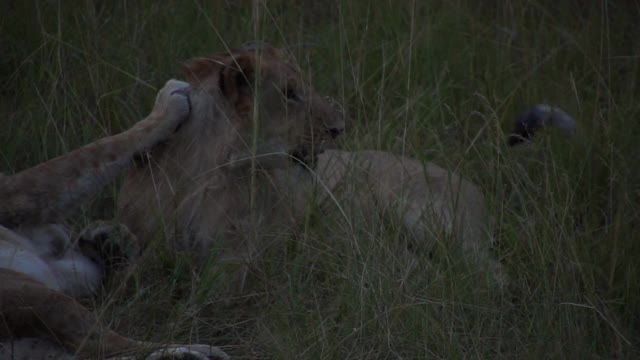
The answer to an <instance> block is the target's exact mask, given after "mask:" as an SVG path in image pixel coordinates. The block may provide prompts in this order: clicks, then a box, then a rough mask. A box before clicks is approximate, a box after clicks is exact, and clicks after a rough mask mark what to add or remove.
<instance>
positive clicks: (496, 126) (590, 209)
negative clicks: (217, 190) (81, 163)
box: [0, 0, 640, 359]
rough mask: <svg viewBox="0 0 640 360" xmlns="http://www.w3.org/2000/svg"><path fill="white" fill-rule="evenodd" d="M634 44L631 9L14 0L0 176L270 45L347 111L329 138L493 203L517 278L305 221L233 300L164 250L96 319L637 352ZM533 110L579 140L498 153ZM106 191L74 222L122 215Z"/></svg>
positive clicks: (505, 352)
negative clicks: (203, 63) (388, 156)
mask: <svg viewBox="0 0 640 360" xmlns="http://www.w3.org/2000/svg"><path fill="white" fill-rule="evenodd" d="M638 39H640V3H639V2H637V1H633V0H628V1H606V0H602V1H577V0H574V1H546V0H514V1H504V2H502V1H493V0H492V1H472V0H452V1H437V0H433V1H376V2H373V1H362V0H357V1H325V0H316V1H313V0H300V1H284V0H283V1H276V0H273V1H258V0H256V1H251V2H250V1H222V0H215V1H198V0H191V1H177V0H170V1H151V0H140V1H125V0H118V1H97V0H86V1H55V0H51V1H33V0H30V1H4V2H2V4H0V118H1V119H2V126H1V130H0V170H1V171H2V172H5V173H13V172H17V171H19V170H21V169H24V168H26V167H29V166H32V165H34V164H37V163H39V162H42V161H45V160H47V159H50V158H53V157H55V156H57V155H59V154H62V153H64V152H67V151H69V150H70V149H73V148H76V147H78V146H80V145H82V144H85V143H87V142H90V141H92V140H94V139H97V138H99V137H101V136H104V135H107V134H112V133H116V132H118V131H121V130H123V129H125V128H127V127H129V126H130V125H132V124H133V123H134V122H135V121H137V120H139V119H141V118H142V117H143V116H144V115H146V114H147V112H148V111H149V110H150V109H151V106H152V104H153V98H154V97H155V94H156V92H157V90H158V88H159V87H161V86H162V85H163V84H164V82H165V81H166V80H167V79H168V78H171V77H176V78H180V76H181V75H180V72H179V64H180V62H181V61H183V60H186V59H188V58H191V57H194V56H199V55H207V54H209V53H213V52H217V51H221V50H224V49H227V48H232V47H237V46H239V45H241V44H243V43H245V42H247V41H252V40H261V41H267V42H269V43H271V44H274V45H276V46H279V47H282V48H285V49H287V50H288V51H289V52H291V53H292V54H293V55H294V56H295V58H296V59H297V61H298V64H299V66H300V67H301V68H302V69H303V70H304V72H305V74H306V75H307V76H308V77H309V78H311V79H312V80H313V83H314V85H315V87H316V88H317V89H318V90H319V91H320V92H321V93H325V94H327V95H331V96H333V97H335V98H336V99H338V100H339V101H340V102H341V103H342V104H343V105H344V107H345V109H346V110H347V112H348V115H349V118H348V124H347V125H348V129H347V132H346V133H345V135H344V136H343V139H342V140H341V144H340V146H342V147H343V148H346V149H381V150H387V151H392V152H395V153H398V154H406V155H408V156H411V157H414V158H419V159H423V160H428V161H434V162H436V163H438V164H440V165H442V166H444V167H447V168H450V169H452V170H455V171H458V172H460V173H462V174H464V175H465V176H466V177H467V178H469V179H471V180H473V181H474V182H475V183H477V184H478V185H479V186H480V187H481V188H482V189H483V190H484V192H485V195H486V196H487V200H488V202H489V203H490V210H491V214H492V216H493V217H494V218H495V229H493V230H494V232H495V237H496V239H497V242H496V244H495V248H494V252H495V254H496V256H498V257H499V258H500V260H501V262H502V263H503V264H504V266H505V268H506V269H507V271H508V273H509V275H510V277H511V279H512V282H511V284H510V286H509V288H508V289H506V290H505V291H496V289H495V288H492V287H491V286H487V284H484V283H482V282H479V281H477V277H474V276H471V275H470V271H472V270H471V269H469V268H468V267H465V266H459V264H460V263H461V259H460V254H459V253H457V252H456V251H455V249H450V248H448V247H447V246H446V244H444V245H443V246H441V247H439V248H438V249H436V250H435V251H433V252H431V253H425V254H419V255H418V256H415V257H412V258H407V257H405V256H400V255H398V254H399V252H398V250H399V249H398V246H397V243H398V242H399V239H400V238H401V237H402V236H403V229H402V228H401V227H399V226H398V225H397V224H396V222H394V221H393V219H382V218H381V219H379V221H378V222H376V223H374V224H373V226H372V225H371V223H367V225H366V226H364V225H363V226H358V223H357V222H352V224H354V226H351V227H345V226H343V222H341V219H339V218H340V216H339V214H335V215H332V214H329V215H327V216H326V218H322V217H321V216H320V215H319V214H315V213H314V214H313V216H312V217H311V218H310V219H309V221H307V222H306V224H305V226H304V227H301V228H300V229H296V230H295V231H292V232H291V234H290V236H289V238H290V241H288V242H287V243H286V244H283V245H279V246H276V247H274V248H273V249H269V250H268V251H267V254H265V255H264V256H263V257H262V258H261V259H260V260H259V261H258V262H257V263H256V264H255V265H254V267H253V268H252V272H251V274H250V285H248V286H247V288H246V291H244V292H243V293H241V294H239V295H237V296H234V297H232V298H230V297H229V296H228V292H227V291H226V289H228V288H229V287H231V286H232V285H231V284H229V279H231V278H233V277H230V276H227V273H228V272H220V268H219V267H216V266H213V264H209V265H210V266H209V265H208V266H204V267H203V266H199V267H195V266H193V264H192V262H191V260H190V258H189V256H188V255H186V254H175V253H173V252H171V251H168V250H167V249H166V248H164V247H163V246H155V247H154V248H153V249H151V250H150V251H152V252H153V254H152V256H149V257H148V258H147V259H145V260H143V261H142V263H141V264H138V266H137V267H135V268H134V269H132V270H131V271H130V272H128V273H127V274H124V275H123V277H122V278H121V279H119V280H118V281H116V282H113V283H112V284H109V286H108V287H107V289H106V291H105V292H104V293H103V294H100V295H99V296H98V297H96V298H95V299H92V300H87V301H88V302H89V304H90V306H91V307H93V308H94V309H96V311H97V312H99V313H100V314H101V316H102V318H103V319H104V321H105V322H106V323H108V324H110V325H111V327H112V328H114V329H116V330H118V331H119V332H121V333H124V334H127V335H130V336H132V337H136V338H146V339H148V340H154V341H166V342H188V341H191V342H194V343H195V342H197V343H211V344H214V345H218V346H221V347H222V348H223V349H224V350H225V351H227V352H228V353H229V354H230V355H232V356H234V357H235V358H240V359H242V358H278V359H289V358H311V359H316V358H317V359H343V358H349V359H352V358H367V359H369V358H398V359H400V358H402V359H405V358H534V359H538V358H637V357H638V356H640V353H639V352H640V261H639V259H640V235H638V227H640V205H639V203H640V170H638V168H637V164H638V163H639V162H640V150H639V149H638V143H637V141H638V139H639V138H640V122H639V121H638V119H639V117H640V102H639V101H638V99H640V88H639V81H638V80H639V75H640V73H639V71H640V40H638ZM535 103H549V104H553V105H556V106H559V107H561V108H563V109H564V110H565V111H567V112H568V113H570V114H572V115H573V116H574V117H575V119H576V120H577V122H578V126H579V129H578V132H577V134H576V136H575V137H573V138H571V139H565V138H562V137H561V136H559V135H558V134H557V133H556V132H554V131H553V130H550V131H547V132H545V133H544V134H541V136H539V137H537V138H536V139H534V141H533V143H532V144H530V145H526V146H522V147H518V148H509V147H507V146H506V143H505V137H506V135H507V134H508V132H509V130H510V128H511V124H512V122H513V120H514V118H515V117H516V116H517V115H518V114H519V113H520V112H521V111H523V110H525V109H526V108H527V106H528V105H531V104H535ZM634 164H636V165H634ZM117 186H118V184H114V185H113V186H111V187H110V188H108V189H106V190H105V191H104V192H103V193H102V195H101V196H100V197H99V198H97V199H95V200H94V201H93V202H92V203H91V204H89V205H87V206H85V207H84V208H83V210H82V212H81V213H80V214H79V216H77V217H75V218H73V219H70V226H71V227H72V228H75V229H80V228H81V227H82V226H83V225H84V224H86V223H88V222H89V221H90V220H91V219H98V218H103V219H104V218H106V219H113V218H114V217H115V213H114V212H115V206H114V204H115V196H116V194H117ZM0 201H1V199H0Z"/></svg>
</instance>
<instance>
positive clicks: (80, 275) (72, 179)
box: [0, 80, 226, 359]
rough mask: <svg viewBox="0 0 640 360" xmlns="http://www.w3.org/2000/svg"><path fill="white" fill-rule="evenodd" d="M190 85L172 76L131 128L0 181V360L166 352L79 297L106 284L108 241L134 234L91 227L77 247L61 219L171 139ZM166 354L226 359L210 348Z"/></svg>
mask: <svg viewBox="0 0 640 360" xmlns="http://www.w3.org/2000/svg"><path fill="white" fill-rule="evenodd" d="M188 87H189V86H188V84H186V83H184V82H180V81H175V80H171V81H169V82H168V83H167V84H166V85H165V87H164V88H163V89H162V90H161V91H160V93H159V94H158V97H157V99H156V104H155V107H154V109H153V111H152V112H151V114H150V115H149V116H148V117H147V118H145V119H144V120H142V121H140V122H138V123H137V124H135V125H134V126H133V127H132V128H131V129H129V130H127V131H125V132H123V133H121V134H118V135H114V136H110V137H106V138H104V139H101V140H98V141H96V142H94V143H92V144H89V145H87V146H84V147H82V148H80V149H78V150H75V151H73V152H71V153H68V154H66V155H63V156H60V157H58V158H55V159H53V160H50V161H47V162H45V163H43V164H40V165H38V166H35V167H33V168H30V169H27V170H24V171H22V172H20V173H18V174H15V175H12V176H3V177H1V178H0V358H3V359H4V358H12V359H13V358H26V359H44V358H47V359H49V358H74V357H75V356H78V357H82V358H105V357H112V356H126V355H127V354H133V353H137V352H139V351H153V350H154V349H157V348H163V347H165V346H163V345H160V344H152V343H144V342H139V341H135V340H132V339H129V338H126V337H123V336H121V335H119V334H117V333H115V332H113V331H111V330H109V329H108V328H106V327H105V326H103V325H102V324H101V323H100V321H99V320H98V318H97V317H96V316H95V315H94V314H93V313H91V312H90V311H89V310H88V309H86V308H85V307H83V306H82V305H80V304H79V303H78V302H76V301H75V300H74V298H73V297H74V296H85V295H91V294H93V292H94V291H95V290H96V289H97V288H98V287H99V286H100V285H101V284H102V282H103V278H104V276H105V274H106V273H108V270H109V269H107V268H106V267H107V264H106V263H105V262H104V261H103V260H105V259H103V258H101V255H103V254H101V247H102V246H103V245H105V244H104V242H105V241H107V242H108V241H115V239H116V238H121V239H124V241H125V242H130V243H128V244H127V243H125V244H124V245H126V246H130V247H131V248H135V246H136V244H133V243H131V242H134V241H135V236H133V235H132V234H131V233H129V232H128V230H127V229H126V227H125V226H122V225H118V224H113V225H111V224H108V223H95V224H92V225H90V227H89V228H88V229H86V230H85V231H84V232H82V234H81V236H80V239H79V240H77V241H73V242H72V241H70V239H69V236H68V234H67V232H66V231H65V229H64V228H63V226H61V225H58V224H56V223H58V222H60V221H61V220H63V219H64V218H65V217H67V216H68V215H69V214H70V213H71V212H72V211H73V210H75V209H77V208H78V207H79V206H80V205H81V204H82V203H83V202H84V201H86V200H87V199H89V198H90V197H91V196H93V195H95V194H96V193H97V192H98V191H100V190H101V189H102V188H103V187H104V185H106V184H107V183H109V182H111V181H112V180H114V179H115V177H116V176H117V175H118V174H119V173H120V172H121V171H122V170H124V169H125V168H126V167H127V166H128V165H129V164H130V163H132V162H133V158H134V157H135V156H138V155H140V154H142V153H143V152H145V151H147V150H149V149H151V148H152V147H153V146H155V145H156V144H158V143H159V142H162V141H165V140H167V139H168V138H169V136H170V135H171V134H172V133H173V132H174V131H175V129H176V128H177V127H178V126H179V125H180V124H181V123H182V122H183V121H184V120H185V118H187V116H188V114H189V111H190V109H189V108H190V104H189V98H188V95H187V91H188ZM123 250H124V249H123ZM124 252H125V254H122V255H124V256H125V257H127V256H133V255H134V254H131V253H127V251H126V250H125V251H124ZM134 252H135V251H134ZM168 350H169V351H174V352H176V353H183V354H185V353H190V354H193V356H194V357H196V358H202V359H208V358H209V355H211V356H212V357H213V356H215V357H219V358H224V357H226V355H224V353H223V352H221V351H220V350H218V349H217V348H213V347H209V346H206V345H185V346H182V345H171V346H169V347H168ZM160 354H161V352H156V353H155V354H154V355H153V356H152V358H158V356H159V355H160Z"/></svg>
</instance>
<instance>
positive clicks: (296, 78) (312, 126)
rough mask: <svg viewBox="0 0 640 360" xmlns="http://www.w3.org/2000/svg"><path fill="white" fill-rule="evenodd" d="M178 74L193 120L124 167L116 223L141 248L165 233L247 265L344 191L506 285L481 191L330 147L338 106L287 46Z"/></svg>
mask: <svg viewBox="0 0 640 360" xmlns="http://www.w3.org/2000/svg"><path fill="white" fill-rule="evenodd" d="M183 70H184V74H185V77H186V79H187V81H188V82H189V83H190V84H191V86H192V87H193V90H192V92H191V97H190V98H191V102H192V112H191V114H190V119H189V121H188V122H187V123H185V124H184V126H183V127H182V128H181V129H180V131H178V132H176V133H175V134H174V135H173V136H172V140H171V143H170V144H167V145H165V146H162V147H158V148H155V149H154V150H153V151H152V152H151V153H150V155H149V158H148V159H147V161H144V162H140V163H139V164H138V166H136V167H132V168H131V169H130V170H129V172H128V174H127V176H126V177H125V181H124V184H123V186H122V188H121V189H120V193H119V195H118V213H119V216H120V219H121V221H123V222H124V223H125V224H126V225H127V226H128V227H129V229H131V231H133V232H134V233H135V234H136V235H137V236H138V237H139V238H140V240H141V244H142V246H143V247H145V246H148V245H149V244H152V243H154V241H161V240H162V239H164V240H166V241H168V242H169V244H172V245H173V246H175V249H176V250H180V251H182V250H187V251H190V252H191V253H193V254H197V255H201V256H202V257H205V258H206V257H208V256H209V254H211V253H215V254H216V255H217V256H218V261H223V262H224V261H231V262H239V263H241V264H246V263H251V261H252V259H253V258H254V257H255V256H257V254H259V253H260V252H261V251H262V248H264V246H265V244H266V243H267V242H269V241H271V239H272V237H273V234H279V233H282V232H283V229H286V227H289V226H296V225H299V224H300V222H301V220H302V219H304V217H305V214H306V212H307V210H308V209H309V205H310V204H311V203H312V202H314V201H315V202H317V204H318V205H319V207H320V208H321V209H324V211H331V208H332V207H333V209H335V205H337V206H338V207H339V206H340V204H339V201H337V200H336V199H337V198H338V197H337V196H335V195H336V194H337V193H340V192H342V193H344V194H346V195H347V197H348V198H350V199H351V200H352V201H353V202H354V203H355V206H354V207H355V208H358V209H360V210H362V211H365V212H380V211H382V212H385V213H392V214H394V216H397V217H398V218H399V219H401V221H402V223H403V224H404V225H405V226H406V228H407V229H409V230H410V232H411V234H412V236H415V237H416V239H417V241H418V242H419V243H420V244H421V246H423V247H424V248H427V249H428V248H432V247H433V246H434V245H435V244H436V243H438V241H441V239H446V240H447V241H448V240H449V239H451V241H454V242H455V244H456V246H458V245H459V247H460V249H461V250H462V252H463V253H464V254H465V257H466V258H468V259H469V260H470V262H472V263H474V264H477V265H478V266H479V267H480V269H482V270H483V271H486V274H487V276H488V278H491V279H492V280H491V281H492V282H495V283H498V284H505V283H506V282H507V275H506V273H505V271H504V269H503V266H502V264H501V263H500V262H499V261H498V259H497V257H496V256H495V255H494V254H493V253H492V250H491V244H490V241H491V236H490V234H489V227H488V224H489V219H488V215H487V209H486V203H485V200H484V197H483V195H482V192H481V191H480V189H479V188H478V187H477V186H476V185H475V184H473V183H471V182H470V181H468V180H466V179H464V178H463V177H461V176H460V175H458V174H456V173H454V172H451V171H448V170H446V169H443V168H441V167H439V166H438V165H435V164H432V163H423V162H421V161H418V160H415V159H410V158H408V157H402V156H397V155H393V154H391V153H387V152H381V151H355V152H349V151H342V150H337V149H334V148H335V146H334V144H333V140H334V139H335V138H336V137H337V136H339V135H340V134H342V133H343V132H344V130H345V118H344V113H343V111H342V109H340V108H339V106H338V105H337V104H336V103H335V102H334V101H332V100H331V99H329V98H325V97H323V96H320V95H318V94H317V93H316V91H315V90H314V89H313V88H312V87H311V85H310V84H309V82H308V81H306V80H305V79H304V77H303V76H302V75H301V72H300V70H299V69H298V68H296V66H294V65H293V63H292V62H290V61H288V59H287V57H286V54H284V53H283V51H281V50H278V49H275V48H273V47H270V46H264V47H243V48H240V49H235V50H231V51H227V52H223V53H218V54H214V55H212V56H209V57H202V58H195V59H192V60H189V61H187V62H186V63H185V64H184V65H183ZM278 229H279V230H278ZM267 237H269V239H267ZM494 280H495V281H494ZM500 286H502V285H500Z"/></svg>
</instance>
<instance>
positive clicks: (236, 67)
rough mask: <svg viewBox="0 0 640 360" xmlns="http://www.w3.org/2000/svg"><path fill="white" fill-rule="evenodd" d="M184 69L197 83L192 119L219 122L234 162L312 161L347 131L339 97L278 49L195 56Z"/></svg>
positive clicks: (280, 163)
mask: <svg viewBox="0 0 640 360" xmlns="http://www.w3.org/2000/svg"><path fill="white" fill-rule="evenodd" d="M183 71H184V73H185V76H186V78H187V80H188V81H189V82H190V83H191V84H192V86H193V88H194V90H193V92H192V95H191V101H192V103H193V109H192V119H202V118H204V119H208V120H206V121H218V122H220V123H219V124H218V125H219V126H220V127H219V128H218V130H219V132H220V133H223V134H224V138H225V146H226V149H225V156H226V159H225V160H227V163H228V164H229V165H231V166H240V165H242V164H247V163H250V161H249V160H251V159H255V161H256V162H257V163H258V164H259V165H260V166H262V167H264V168H279V167H283V166H287V165H289V164H292V163H294V161H292V160H297V161H303V162H308V161H309V160H311V159H313V157H314V155H316V154H318V153H319V152H321V151H322V150H323V149H324V148H325V147H326V145H327V143H328V142H330V141H331V140H332V139H333V138H335V137H337V136H338V135H339V134H341V133H342V132H343V131H344V127H345V124H344V118H343V114H342V111H340V109H339V107H338V106H337V105H336V104H335V102H333V101H332V100H331V99H329V98H326V97H322V96H320V95H318V94H317V93H316V92H315V90H314V89H313V88H312V87H311V86H310V85H309V83H308V81H306V79H305V78H304V77H303V76H302V74H301V72H300V70H299V69H298V68H297V67H296V66H295V65H294V64H293V63H291V62H289V61H287V60H286V58H285V56H284V55H283V53H282V52H281V51H280V50H277V49H275V48H272V47H268V46H264V47H252V48H250V47H245V48H242V49H239V50H231V51H227V52H223V53H219V54H215V55H212V56H208V57H200V58H194V59H191V60H189V61H187V62H186V63H185V64H184V65H183ZM185 126H187V127H189V126H190V125H189V124H185ZM191 127H193V128H200V127H201V125H200V124H192V125H191ZM210 140H212V139H210Z"/></svg>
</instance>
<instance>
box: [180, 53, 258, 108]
mask: <svg viewBox="0 0 640 360" xmlns="http://www.w3.org/2000/svg"><path fill="white" fill-rule="evenodd" d="M255 64H256V58H255V52H253V51H232V52H231V53H230V54H219V55H214V56H212V57H208V58H195V59H191V60H189V61H187V62H185V63H184V64H182V72H183V73H184V75H185V77H186V79H187V80H188V81H189V82H191V83H199V82H203V81H205V80H206V79H208V78H212V79H216V78H217V80H218V84H217V85H218V86H219V88H220V91H221V92H222V95H224V96H225V97H226V98H227V100H228V101H229V103H230V104H232V105H233V106H234V107H235V109H236V111H237V112H238V113H239V114H246V113H248V112H249V111H250V110H251V104H252V103H253V89H252V88H253V83H254V74H255Z"/></svg>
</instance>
